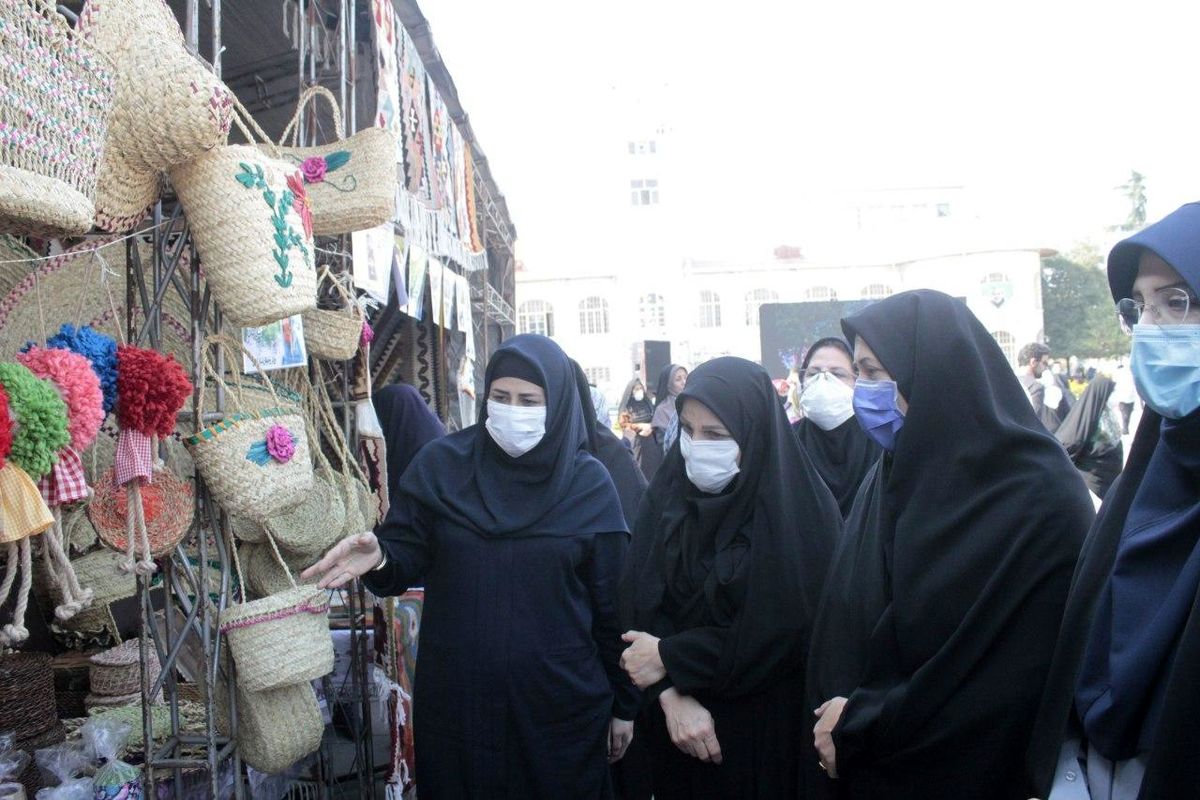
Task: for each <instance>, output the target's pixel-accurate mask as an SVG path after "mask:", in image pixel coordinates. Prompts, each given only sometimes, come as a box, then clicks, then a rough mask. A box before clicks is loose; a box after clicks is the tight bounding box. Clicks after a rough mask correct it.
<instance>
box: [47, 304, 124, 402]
mask: <svg viewBox="0 0 1200 800" xmlns="http://www.w3.org/2000/svg"><path fill="white" fill-rule="evenodd" d="M46 346H47V347H53V348H57V349H60V350H70V351H71V352H73V353H78V354H79V355H81V356H83V357H84V358H86V359H87V360H88V361H90V362H91V363H92V369H93V370H95V371H96V376H97V377H98V378H99V379H100V389H101V390H102V391H103V392H104V413H105V414H107V413H109V412H110V411H112V410H113V409H114V408H116V405H117V343H116V341H115V340H114V339H113V338H112V337H111V336H106V335H104V334H103V333H99V332H98V331H96V330H95V329H93V328H92V327H90V326H88V325H83V326H81V327H78V328H76V327H75V326H74V325H70V324H66V325H63V326H62V327H61V328H59V329H58V333H56V334H54V335H53V336H51V337H50V338H49V339H47V340H46Z"/></svg>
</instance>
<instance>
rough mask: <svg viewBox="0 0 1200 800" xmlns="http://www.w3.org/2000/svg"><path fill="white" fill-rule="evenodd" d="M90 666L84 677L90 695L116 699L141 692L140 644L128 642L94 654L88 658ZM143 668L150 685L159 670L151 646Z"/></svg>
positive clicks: (135, 640)
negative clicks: (90, 691) (87, 680)
mask: <svg viewBox="0 0 1200 800" xmlns="http://www.w3.org/2000/svg"><path fill="white" fill-rule="evenodd" d="M91 664H92V665H91V668H90V670H89V671H88V677H89V685H90V687H91V690H92V694H93V695H103V696H106V697H120V696H123V695H129V694H136V693H139V692H140V691H141V688H142V668H141V645H140V643H139V642H138V640H137V639H130V640H129V641H126V642H122V643H121V644H119V645H117V646H116V647H114V648H111V649H109V650H105V651H104V652H102V653H97V654H96V655H94V656H92V658H91ZM146 669H147V675H148V677H149V680H150V683H151V684H153V683H154V681H156V680H158V674H159V672H160V671H161V667H160V666H159V661H158V654H157V653H156V652H155V651H154V648H153V647H151V648H150V649H149V651H148V653H147V663H146Z"/></svg>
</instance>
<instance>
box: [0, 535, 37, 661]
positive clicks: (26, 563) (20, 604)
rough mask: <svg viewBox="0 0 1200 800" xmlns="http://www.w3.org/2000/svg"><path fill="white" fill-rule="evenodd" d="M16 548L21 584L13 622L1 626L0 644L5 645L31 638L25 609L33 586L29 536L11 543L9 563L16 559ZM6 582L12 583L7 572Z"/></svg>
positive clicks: (9, 584) (8, 645)
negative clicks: (26, 625)
mask: <svg viewBox="0 0 1200 800" xmlns="http://www.w3.org/2000/svg"><path fill="white" fill-rule="evenodd" d="M14 550H19V552H20V558H21V585H20V588H18V589H17V607H16V608H15V609H13V618H12V622H10V623H9V624H7V625H5V626H4V627H3V628H0V645H4V646H5V647H12V646H14V645H18V644H21V643H22V642H24V641H25V640H26V639H28V638H29V629H28V628H26V627H25V610H26V609H27V608H28V607H29V590H30V588H31V587H32V586H33V556H32V555H31V554H30V550H29V539H28V537H26V538H24V539H22V540H21V541H20V542H17V543H16V544H10V545H9V559H10V560H9V564H12V563H14V562H15V560H16V559H15V558H14V556H15V555H16V554H15V553H14V552H13V551H14ZM10 572H11V570H10ZM5 583H6V584H7V585H8V586H9V587H11V585H12V583H11V581H10V580H9V576H8V575H7V574H6V575H5ZM5 594H7V592H5Z"/></svg>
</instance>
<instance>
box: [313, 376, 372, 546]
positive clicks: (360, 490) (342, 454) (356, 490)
mask: <svg viewBox="0 0 1200 800" xmlns="http://www.w3.org/2000/svg"><path fill="white" fill-rule="evenodd" d="M314 390H315V393H316V407H317V411H316V413H317V415H318V418H319V420H320V423H321V424H320V425H319V426H318V427H319V428H323V430H324V431H325V434H326V435H327V436H328V437H329V440H330V441H331V442H332V443H333V451H334V453H335V454H336V455H337V457H338V459H339V460H340V461H341V464H342V473H341V490H342V498H343V502H344V503H345V504H346V528H345V535H346V536H356V535H358V534H360V533H363V532H365V531H369V530H371V529H372V528H374V527H375V523H376V521H377V519H376V513H375V509H376V504H375V496H374V494H373V493H372V492H371V489H370V481H369V480H368V479H367V476H366V474H365V473H364V472H363V470H362V467H360V466H359V464H358V459H357V458H355V456H354V451H353V450H351V448H350V444H349V442H347V441H346V437H345V434H344V433H343V431H342V427H341V425H339V424H338V421H337V417H336V415H335V413H334V410H333V402H332V401H331V400H330V398H329V393H328V392H326V391H325V386H324V384H322V383H321V382H320V381H318V382H317V385H316V386H315V387H314Z"/></svg>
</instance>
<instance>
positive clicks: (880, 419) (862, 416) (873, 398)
mask: <svg viewBox="0 0 1200 800" xmlns="http://www.w3.org/2000/svg"><path fill="white" fill-rule="evenodd" d="M898 396H899V392H898V390H897V389H896V382H895V381H868V380H863V379H861V378H860V379H859V380H858V382H857V383H855V384H854V416H855V417H856V418H857V419H858V424H859V425H861V426H862V429H863V431H864V432H866V434H867V436H869V437H871V439H873V440H874V441H875V442H877V443H878V444H879V446H880V447H882V448H883V449H884V450H887V451H888V452H891V451H892V450H895V449H896V434H897V433H899V432H900V429H901V428H902V427H904V413H903V412H901V411H900V407H899V406H898V405H897V404H896V398H897V397H898Z"/></svg>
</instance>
